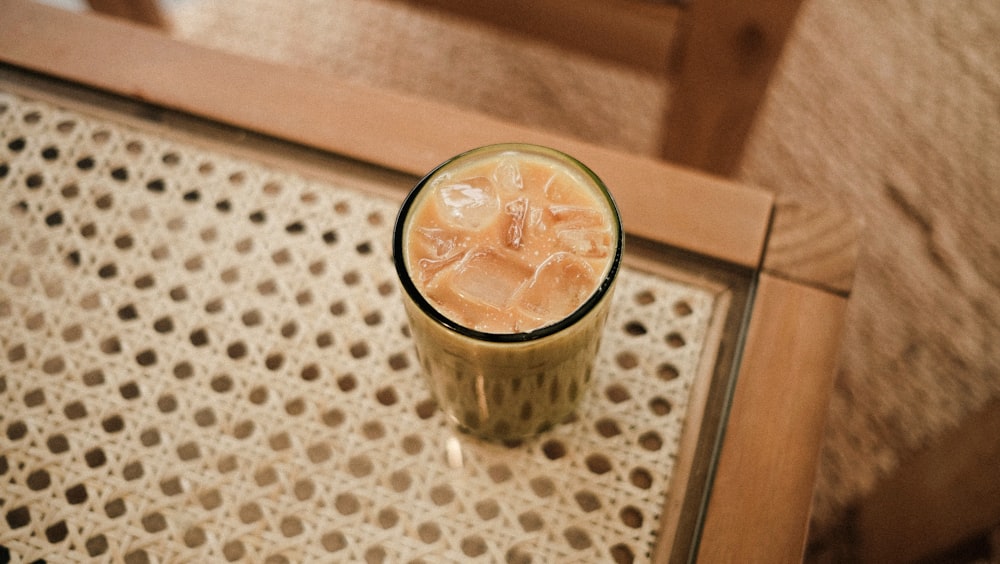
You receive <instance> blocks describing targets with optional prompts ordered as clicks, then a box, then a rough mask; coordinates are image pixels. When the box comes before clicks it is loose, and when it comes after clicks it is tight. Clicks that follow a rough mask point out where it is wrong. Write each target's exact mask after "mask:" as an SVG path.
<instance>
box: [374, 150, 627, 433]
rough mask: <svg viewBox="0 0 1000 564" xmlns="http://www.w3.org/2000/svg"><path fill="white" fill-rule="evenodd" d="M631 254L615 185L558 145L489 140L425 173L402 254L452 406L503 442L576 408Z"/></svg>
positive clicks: (397, 246)
mask: <svg viewBox="0 0 1000 564" xmlns="http://www.w3.org/2000/svg"><path fill="white" fill-rule="evenodd" d="M621 253H622V234H621V221H620V219H619V216H618V212H617V209H616V207H615V204H614V201H613V200H612V198H611V196H610V194H609V193H608V191H607V188H606V187H605V186H604V184H603V183H602V182H601V181H600V179H598V178H597V176H596V175H594V173H592V172H591V171H590V170H589V169H587V168H586V167H585V166H584V165H583V164H581V163H579V162H578V161H576V160H575V159H573V158H572V157H569V156H567V155H565V154H563V153H560V152H558V151H555V150H552V149H548V148H545V147H539V146H535V145H525V144H505V145H492V146H487V147H482V148H479V149H475V150H472V151H469V152H467V153H463V154H461V155H458V156H456V157H454V158H452V159H450V160H448V161H447V162H445V163H444V164H442V165H440V166H439V167H438V168H436V169H434V170H433V171H432V172H431V173H430V174H428V175H427V176H426V177H424V179H423V180H421V181H420V182H419V183H418V184H417V185H416V187H415V188H414V189H413V191H412V192H411V193H410V195H409V196H408V197H407V199H406V201H405V202H404V203H403V206H402V208H401V210H400V214H399V217H398V219H397V222H396V227H395V232H394V240H393V255H394V260H395V263H396V270H397V272H398V274H399V277H400V281H401V283H402V286H403V289H404V303H405V306H406V311H407V315H408V318H409V321H410V329H411V334H412V335H413V338H414V341H415V345H416V350H417V355H418V358H419V359H420V364H421V368H422V370H423V374H424V377H425V378H426V380H427V383H428V385H429V386H430V390H431V393H432V394H433V396H434V398H435V400H436V401H437V402H438V405H439V406H440V407H441V408H442V409H443V410H444V412H445V413H446V414H448V416H449V417H451V418H452V419H453V420H454V421H455V422H456V423H457V424H458V425H459V426H460V427H461V428H463V429H465V430H467V431H469V432H472V433H474V434H477V435H480V436H483V437H487V438H495V439H515V438H520V437H525V436H529V435H532V434H535V433H537V432H540V431H543V430H545V429H547V428H549V427H551V426H553V425H554V424H556V423H558V422H560V421H561V420H563V419H564V418H566V416H568V415H569V414H570V413H571V412H572V411H573V409H574V407H575V406H576V404H577V402H578V400H579V399H580V397H581V396H582V394H583V392H584V390H585V389H586V387H587V385H588V384H589V382H590V379H591V376H592V369H593V361H594V357H595V355H596V352H597V348H598V345H599V343H600V335H601V333H602V330H603V326H604V322H605V319H606V318H607V313H608V307H609V304H610V298H611V293H612V290H613V286H614V281H615V277H616V275H617V272H618V269H619V265H620V261H621Z"/></svg>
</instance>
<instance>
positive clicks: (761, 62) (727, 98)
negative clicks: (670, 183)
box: [663, 0, 802, 176]
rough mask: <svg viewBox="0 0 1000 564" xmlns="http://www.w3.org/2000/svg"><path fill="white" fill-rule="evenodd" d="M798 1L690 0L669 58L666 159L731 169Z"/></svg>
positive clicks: (725, 172) (740, 153)
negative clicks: (671, 70)
mask: <svg viewBox="0 0 1000 564" xmlns="http://www.w3.org/2000/svg"><path fill="white" fill-rule="evenodd" d="M801 3H802V0H757V1H754V2H732V1H730V0H696V1H693V2H691V3H690V5H689V7H688V8H687V10H686V12H685V14H684V15H683V16H682V17H681V20H680V22H679V24H678V25H679V30H678V32H677V33H678V38H677V45H676V47H675V49H674V53H673V55H672V59H673V61H672V63H671V65H672V67H673V68H674V71H675V72H676V73H677V74H676V78H675V80H674V81H673V82H674V90H673V92H674V94H673V97H672V99H671V101H670V108H669V111H668V112H667V118H666V125H665V126H664V128H663V135H664V141H663V155H664V156H665V157H666V158H667V159H668V160H670V161H672V162H675V163H678V164H682V165H685V166H691V167H694V168H697V169H700V170H704V171H706V172H711V173H713V174H720V175H723V176H730V175H732V174H733V173H734V172H735V171H736V168H737V166H738V165H739V162H740V158H741V157H742V156H743V147H744V145H745V144H746V139H747V136H748V134H749V133H750V129H751V127H752V125H753V122H754V118H755V117H756V114H757V109H758V108H759V107H760V105H761V102H762V101H763V99H764V94H765V92H766V90H767V86H768V83H769V82H770V80H771V73H772V71H773V70H774V67H775V64H776V63H777V61H778V57H779V56H780V54H781V51H782V48H783V47H784V44H785V40H786V39H787V37H788V34H789V32H790V31H791V29H792V25H793V23H794V22H795V15H796V14H797V13H798V9H799V5H800V4H801Z"/></svg>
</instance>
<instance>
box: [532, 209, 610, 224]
mask: <svg viewBox="0 0 1000 564" xmlns="http://www.w3.org/2000/svg"><path fill="white" fill-rule="evenodd" d="M546 211H547V212H548V214H549V215H550V216H551V217H552V221H553V222H554V223H558V224H560V226H563V227H567V228H579V227H599V226H602V225H603V224H604V216H603V215H602V214H601V212H600V211H598V210H595V209H593V208H584V207H580V206H566V205H554V206H549V207H548V208H546Z"/></svg>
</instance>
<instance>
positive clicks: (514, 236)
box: [504, 196, 528, 249]
mask: <svg viewBox="0 0 1000 564" xmlns="http://www.w3.org/2000/svg"><path fill="white" fill-rule="evenodd" d="M504 212H506V214H507V216H508V217H509V218H510V224H509V225H508V226H507V237H506V240H505V241H504V243H506V245H507V246H508V247H510V248H512V249H520V248H521V244H522V239H523V238H524V227H525V220H526V219H527V218H528V199H527V198H525V197H523V196H522V197H520V198H518V199H516V200H513V201H510V202H507V205H505V206H504Z"/></svg>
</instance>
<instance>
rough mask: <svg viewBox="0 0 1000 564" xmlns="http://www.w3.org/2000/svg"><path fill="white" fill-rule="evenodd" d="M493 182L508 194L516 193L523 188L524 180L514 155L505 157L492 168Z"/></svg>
mask: <svg viewBox="0 0 1000 564" xmlns="http://www.w3.org/2000/svg"><path fill="white" fill-rule="evenodd" d="M493 182H494V183H495V184H496V186H497V187H499V188H500V190H501V191H502V192H506V193H508V194H512V193H516V192H519V191H521V190H522V189H524V180H523V179H522V178H521V169H520V167H518V166H517V160H516V159H515V158H514V157H505V158H502V159H500V162H499V163H497V167H496V169H494V170H493Z"/></svg>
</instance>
